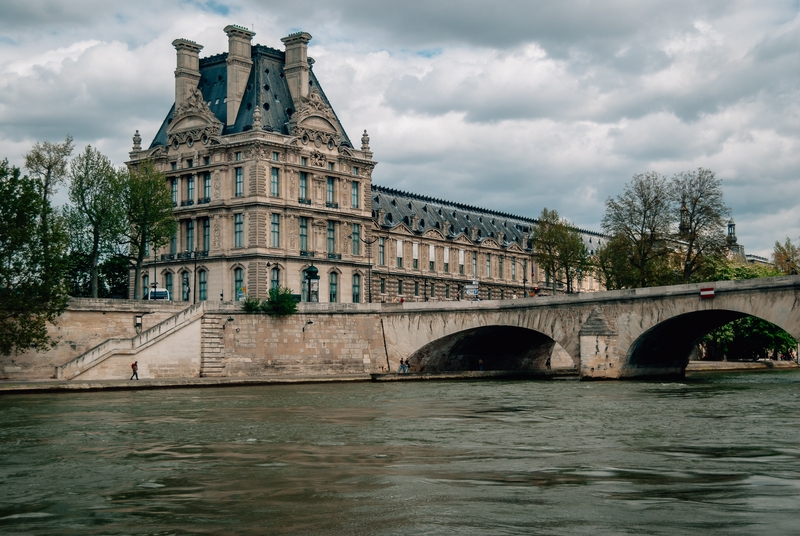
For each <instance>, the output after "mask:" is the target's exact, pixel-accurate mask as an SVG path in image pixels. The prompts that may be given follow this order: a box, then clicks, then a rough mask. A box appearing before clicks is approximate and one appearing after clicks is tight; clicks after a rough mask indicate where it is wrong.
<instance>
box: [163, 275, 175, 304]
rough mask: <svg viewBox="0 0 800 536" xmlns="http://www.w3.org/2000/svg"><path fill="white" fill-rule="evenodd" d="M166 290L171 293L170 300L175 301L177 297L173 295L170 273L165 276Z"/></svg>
mask: <svg viewBox="0 0 800 536" xmlns="http://www.w3.org/2000/svg"><path fill="white" fill-rule="evenodd" d="M164 288H165V289H167V292H169V299H170V300H174V299H175V297H174V296H173V295H172V274H171V273H169V272H167V273H166V274H164Z"/></svg>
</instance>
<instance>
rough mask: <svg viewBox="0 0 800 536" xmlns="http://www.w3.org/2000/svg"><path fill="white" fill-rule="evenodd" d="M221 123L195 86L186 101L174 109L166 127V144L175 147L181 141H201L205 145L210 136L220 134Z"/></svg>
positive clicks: (192, 142) (190, 142)
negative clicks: (170, 121) (170, 120)
mask: <svg viewBox="0 0 800 536" xmlns="http://www.w3.org/2000/svg"><path fill="white" fill-rule="evenodd" d="M222 127H223V125H222V123H221V122H220V120H219V119H217V117H216V116H215V115H214V112H212V111H211V108H209V107H208V104H206V101H205V100H204V99H203V94H202V93H201V92H200V90H199V89H197V88H195V89H194V90H192V93H191V94H190V95H189V97H188V98H187V99H186V102H185V103H184V104H183V105H182V106H181V107H179V108H178V109H177V110H175V115H174V116H173V117H172V123H170V125H169V127H167V144H168V145H172V146H173V147H174V148H177V145H179V144H181V143H189V144H190V145H191V144H194V142H201V143H203V144H204V145H207V144H208V143H209V141H210V140H211V138H212V137H216V136H219V135H220V134H222Z"/></svg>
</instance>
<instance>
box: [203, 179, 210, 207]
mask: <svg viewBox="0 0 800 536" xmlns="http://www.w3.org/2000/svg"><path fill="white" fill-rule="evenodd" d="M203 197H205V198H206V200H209V199H211V173H206V176H205V177H203Z"/></svg>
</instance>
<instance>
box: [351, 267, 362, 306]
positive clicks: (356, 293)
mask: <svg viewBox="0 0 800 536" xmlns="http://www.w3.org/2000/svg"><path fill="white" fill-rule="evenodd" d="M353 303H361V276H360V275H358V274H353Z"/></svg>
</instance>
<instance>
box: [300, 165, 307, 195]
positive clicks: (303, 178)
mask: <svg viewBox="0 0 800 536" xmlns="http://www.w3.org/2000/svg"><path fill="white" fill-rule="evenodd" d="M300 199H308V173H306V172H305V171H301V172H300Z"/></svg>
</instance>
